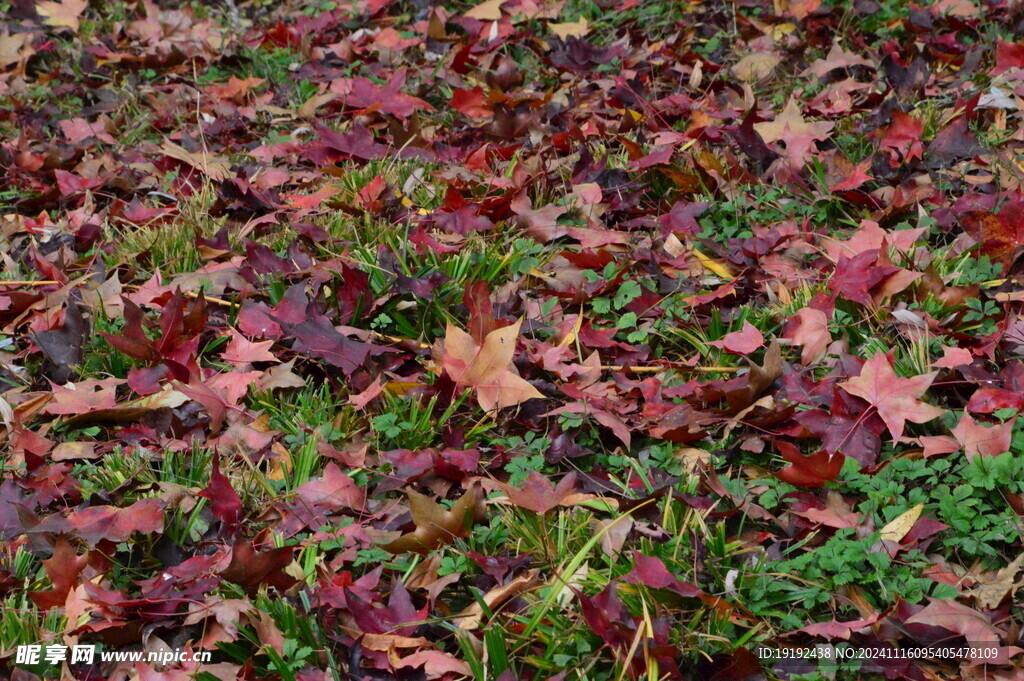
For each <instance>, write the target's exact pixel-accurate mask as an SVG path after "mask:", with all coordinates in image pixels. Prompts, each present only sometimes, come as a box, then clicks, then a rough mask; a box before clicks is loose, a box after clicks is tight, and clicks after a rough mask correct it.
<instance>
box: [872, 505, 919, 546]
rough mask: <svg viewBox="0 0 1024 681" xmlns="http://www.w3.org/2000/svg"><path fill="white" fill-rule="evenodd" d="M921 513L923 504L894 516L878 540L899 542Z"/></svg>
mask: <svg viewBox="0 0 1024 681" xmlns="http://www.w3.org/2000/svg"><path fill="white" fill-rule="evenodd" d="M922 511H924V504H918V505H917V506H915V507H913V508H912V509H910V510H909V511H905V512H903V513H901V514H900V515H898V516H896V517H895V518H893V519H892V520H891V521H890V522H888V523H886V525H885V527H883V528H882V530H881V532H880V534H879V538H880V539H882V540H884V541H892V542H899V541H900V540H901V539H903V538H904V537H905V536H907V533H908V532H910V530H911V528H913V527H914V524H915V523H916V522H917V519H918V518H920V517H921V512H922Z"/></svg>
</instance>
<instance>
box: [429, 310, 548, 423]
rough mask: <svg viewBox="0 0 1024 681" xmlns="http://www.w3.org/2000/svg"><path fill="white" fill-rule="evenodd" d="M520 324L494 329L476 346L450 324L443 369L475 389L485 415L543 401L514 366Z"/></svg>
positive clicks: (462, 384) (455, 379)
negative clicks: (533, 401) (486, 412)
mask: <svg viewBox="0 0 1024 681" xmlns="http://www.w3.org/2000/svg"><path fill="white" fill-rule="evenodd" d="M521 323H522V322H521V321H520V322H516V323H515V324H513V325H511V326H506V327H503V328H500V329H495V330H493V331H491V332H490V333H488V334H487V336H486V337H485V338H484V340H483V344H482V345H477V344H476V342H475V341H474V340H473V337H472V336H470V335H469V334H468V333H466V332H465V331H462V330H461V329H459V328H458V327H456V326H455V325H454V324H452V323H451V322H449V323H448V328H447V332H446V333H445V338H444V357H443V359H442V361H441V365H442V367H444V370H445V371H446V372H447V374H448V375H449V376H450V377H451V378H452V380H454V381H455V384H456V385H457V386H460V387H469V388H473V389H474V390H475V391H476V395H477V401H478V402H479V403H480V407H481V408H482V409H483V410H484V411H492V410H494V409H501V408H504V407H513V406H515V405H517V404H520V403H522V402H525V401H526V400H530V399H534V398H541V399H542V398H543V397H544V395H543V394H541V392H540V391H538V390H537V389H536V388H534V387H533V386H532V385H530V384H529V383H527V382H526V381H525V380H523V379H522V378H521V377H520V376H519V372H518V371H516V368H515V367H514V366H512V356H513V354H514V353H515V347H516V339H517V338H518V337H519V327H520V325H521Z"/></svg>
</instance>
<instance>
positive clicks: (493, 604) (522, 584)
mask: <svg viewBox="0 0 1024 681" xmlns="http://www.w3.org/2000/svg"><path fill="white" fill-rule="evenodd" d="M537 575H538V571H537V569H533V570H530V571H529V572H524V573H523V574H521V575H519V576H518V577H516V578H515V579H513V580H512V581H511V582H509V583H508V584H505V585H503V586H499V587H495V588H494V589H491V590H490V591H488V592H487V593H486V594H484V596H483V601H484V603H486V604H487V609H488V610H490V611H491V612H494V610H495V608H498V607H500V606H501V604H502V603H504V602H506V601H508V600H509V599H510V598H512V597H514V596H518V595H519V594H521V593H525V592H526V591H529V590H530V589H533V588H534V587H536V586H539V585H540V584H541V582H543V580H542V579H540V578H539V577H538V576H537ZM483 618H484V611H483V608H482V607H481V605H480V603H478V602H474V603H473V604H472V605H470V606H469V607H468V608H466V609H465V610H463V611H462V612H460V613H459V615H458V618H457V619H458V622H459V629H462V630H463V631H472V630H473V629H477V628H479V627H480V624H481V623H482V622H483Z"/></svg>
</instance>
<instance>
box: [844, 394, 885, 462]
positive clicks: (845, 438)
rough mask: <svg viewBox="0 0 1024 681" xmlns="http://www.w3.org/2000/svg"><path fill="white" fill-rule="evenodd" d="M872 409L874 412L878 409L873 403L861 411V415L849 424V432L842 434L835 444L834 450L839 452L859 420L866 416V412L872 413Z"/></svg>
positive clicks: (858, 423) (858, 424)
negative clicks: (841, 437)
mask: <svg viewBox="0 0 1024 681" xmlns="http://www.w3.org/2000/svg"><path fill="white" fill-rule="evenodd" d="M872 409H874V410H875V411H876V412H877V411H878V408H877V407H875V405H871V406H870V407H868V408H867V409H865V410H864V411H863V412H861V415H860V416H858V417H857V420H856V421H854V423H853V425H852V426H850V432H848V433H847V434H846V435H845V436H843V439H842V440H841V441H840V442H839V444H838V445H836V452H839V451H840V450H841V449H842V448H843V445H845V444H846V441H847V440H849V439H850V436H851V435H853V432H854V431H855V430H857V427H858V426H860V423H861V421H863V420H864V419H865V418H867V416H868V414H870V413H872V412H871V410H872ZM840 453H841V452H840Z"/></svg>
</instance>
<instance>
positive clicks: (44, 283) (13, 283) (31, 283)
mask: <svg viewBox="0 0 1024 681" xmlns="http://www.w3.org/2000/svg"><path fill="white" fill-rule="evenodd" d="M69 283H70V282H69ZM59 285H60V282H59V281H55V280H53V279H40V280H38V281H28V280H24V281H0V286H59Z"/></svg>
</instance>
